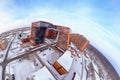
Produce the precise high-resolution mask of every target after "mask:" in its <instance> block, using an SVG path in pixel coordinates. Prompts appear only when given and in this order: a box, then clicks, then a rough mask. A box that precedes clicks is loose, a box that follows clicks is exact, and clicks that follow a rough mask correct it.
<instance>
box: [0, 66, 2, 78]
mask: <svg viewBox="0 0 120 80" xmlns="http://www.w3.org/2000/svg"><path fill="white" fill-rule="evenodd" d="M0 80H2V66H0Z"/></svg>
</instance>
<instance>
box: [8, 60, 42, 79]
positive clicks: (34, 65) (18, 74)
mask: <svg viewBox="0 0 120 80" xmlns="http://www.w3.org/2000/svg"><path fill="white" fill-rule="evenodd" d="M40 66H41V65H40V63H39V62H38V61H31V60H22V61H14V62H12V63H10V64H8V66H7V68H6V74H9V75H12V74H14V75H15V79H16V80H26V78H27V77H29V76H30V75H31V74H32V73H33V72H35V71H37V70H38V69H40Z"/></svg>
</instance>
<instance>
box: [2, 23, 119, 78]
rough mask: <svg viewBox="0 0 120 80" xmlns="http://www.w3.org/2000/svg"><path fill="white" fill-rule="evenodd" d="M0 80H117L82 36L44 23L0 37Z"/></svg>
mask: <svg viewBox="0 0 120 80" xmlns="http://www.w3.org/2000/svg"><path fill="white" fill-rule="evenodd" d="M0 71H1V72H0V80H120V77H119V75H118V74H117V72H116V71H115V69H114V67H113V66H112V65H111V63H110V62H109V61H108V60H107V59H106V58H105V57H104V56H103V55H102V54H101V53H100V51H98V50H97V49H96V48H95V47H93V46H92V45H91V44H90V41H89V40H88V39H87V37H85V36H84V35H82V34H78V33H73V32H72V30H71V29H70V28H69V27H66V26H61V25H54V24H52V23H49V22H46V21H36V22H32V24H31V26H30V27H23V28H18V29H14V30H10V31H7V32H4V33H2V34H0Z"/></svg>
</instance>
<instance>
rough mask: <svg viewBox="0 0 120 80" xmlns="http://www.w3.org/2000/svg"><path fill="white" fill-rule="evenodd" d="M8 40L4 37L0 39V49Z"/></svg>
mask: <svg viewBox="0 0 120 80" xmlns="http://www.w3.org/2000/svg"><path fill="white" fill-rule="evenodd" d="M7 44H8V41H7V39H6V38H3V39H0V50H4V49H6V47H7Z"/></svg>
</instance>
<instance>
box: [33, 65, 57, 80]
mask: <svg viewBox="0 0 120 80" xmlns="http://www.w3.org/2000/svg"><path fill="white" fill-rule="evenodd" d="M32 76H33V78H34V80H55V78H54V77H53V75H51V73H50V72H49V70H48V69H47V68H46V67H43V68H42V69H40V70H38V71H36V72H35V73H33V74H32Z"/></svg>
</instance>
